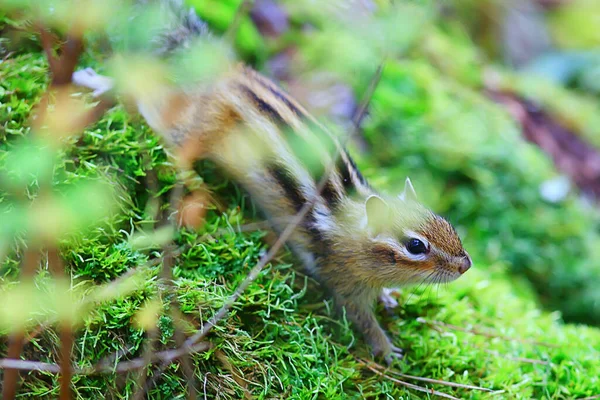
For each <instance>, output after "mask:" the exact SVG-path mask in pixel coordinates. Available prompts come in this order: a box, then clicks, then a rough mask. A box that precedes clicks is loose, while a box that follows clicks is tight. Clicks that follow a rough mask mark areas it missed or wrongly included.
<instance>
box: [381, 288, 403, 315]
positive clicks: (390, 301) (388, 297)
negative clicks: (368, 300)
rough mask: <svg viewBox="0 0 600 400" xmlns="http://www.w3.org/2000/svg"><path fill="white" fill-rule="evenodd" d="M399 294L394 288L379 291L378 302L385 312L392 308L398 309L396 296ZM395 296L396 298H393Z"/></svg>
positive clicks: (398, 290)
mask: <svg viewBox="0 0 600 400" xmlns="http://www.w3.org/2000/svg"><path fill="white" fill-rule="evenodd" d="M399 293H400V289H396V288H383V289H381V294H380V295H379V301H380V302H381V304H383V307H385V309H386V310H387V311H391V310H393V309H394V308H396V307H398V300H397V299H396V296H397V295H398V294H399ZM395 295H396V296H395Z"/></svg>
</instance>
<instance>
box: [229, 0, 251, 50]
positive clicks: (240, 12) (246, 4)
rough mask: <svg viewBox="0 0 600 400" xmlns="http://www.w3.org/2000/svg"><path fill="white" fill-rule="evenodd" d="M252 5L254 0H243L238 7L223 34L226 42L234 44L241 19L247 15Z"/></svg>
mask: <svg viewBox="0 0 600 400" xmlns="http://www.w3.org/2000/svg"><path fill="white" fill-rule="evenodd" d="M253 5H254V0H243V1H242V3H241V4H240V5H239V6H238V8H237V10H236V11H235V15H234V16H233V21H231V24H230V25H229V28H227V32H225V35H224V37H225V40H226V41H227V42H229V43H231V44H234V42H235V38H236V36H237V33H238V30H239V28H240V24H241V23H242V19H243V18H244V17H245V16H246V15H248V12H249V11H250V9H251V8H252V6H253Z"/></svg>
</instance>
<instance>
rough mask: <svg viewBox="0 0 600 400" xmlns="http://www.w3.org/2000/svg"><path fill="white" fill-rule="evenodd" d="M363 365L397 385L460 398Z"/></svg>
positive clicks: (436, 394)
mask: <svg viewBox="0 0 600 400" xmlns="http://www.w3.org/2000/svg"><path fill="white" fill-rule="evenodd" d="M365 367H367V368H368V369H369V370H371V371H372V372H374V373H376V374H377V375H379V376H382V377H384V378H386V379H389V380H390V381H392V382H395V383H397V384H399V385H402V386H405V387H407V388H410V389H413V390H417V391H419V392H424V393H428V394H432V395H435V396H440V397H444V398H446V399H452V400H460V399H459V398H458V397H454V396H451V395H449V394H446V393H442V392H438V391H437V390H433V389H428V388H424V387H421V386H417V385H414V384H412V383H408V382H404V381H401V380H400V379H396V378H394V377H391V376H389V375H386V374H384V373H383V372H380V371H378V370H376V369H375V368H373V367H371V366H369V365H367V364H365Z"/></svg>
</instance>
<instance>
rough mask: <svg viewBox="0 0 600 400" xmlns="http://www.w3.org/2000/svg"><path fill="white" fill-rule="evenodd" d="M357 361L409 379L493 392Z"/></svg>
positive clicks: (357, 359) (487, 390) (488, 390)
mask: <svg viewBox="0 0 600 400" xmlns="http://www.w3.org/2000/svg"><path fill="white" fill-rule="evenodd" d="M355 359H356V361H358V362H359V363H360V364H362V365H364V366H365V367H368V366H372V367H373V368H376V369H378V370H381V371H382V372H384V373H388V372H389V373H391V374H393V375H397V376H400V377H402V378H408V379H413V380H415V381H421V382H428V383H436V384H439V385H443V386H450V387H456V388H462V389H471V390H481V391H482V392H493V390H492V389H488V388H484V387H481V386H473V385H465V384H462V383H456V382H448V381H441V380H438V379H432V378H424V377H421V376H414V375H407V374H403V373H401V372H398V371H394V370H390V369H388V368H386V367H384V366H383V365H380V364H377V363H374V362H371V361H365V360H362V359H360V358H355Z"/></svg>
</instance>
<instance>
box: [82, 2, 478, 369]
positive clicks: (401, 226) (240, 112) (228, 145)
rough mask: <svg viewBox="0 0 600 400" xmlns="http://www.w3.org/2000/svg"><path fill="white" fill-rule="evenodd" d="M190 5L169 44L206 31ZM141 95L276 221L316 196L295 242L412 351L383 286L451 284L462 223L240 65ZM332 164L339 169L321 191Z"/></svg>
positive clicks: (360, 314) (382, 343)
mask: <svg viewBox="0 0 600 400" xmlns="http://www.w3.org/2000/svg"><path fill="white" fill-rule="evenodd" d="M183 15H184V16H183V17H182V18H181V21H182V22H183V23H182V26H181V28H180V29H178V30H177V36H175V37H173V36H172V37H168V38H167V39H168V40H167V46H168V47H169V48H171V47H176V46H177V45H181V44H182V42H183V41H184V39H182V38H186V37H187V36H190V35H192V36H193V35H194V34H198V33H199V32H200V33H202V32H206V29H205V26H204V24H203V23H202V22H201V21H200V20H199V19H198V17H197V16H196V14H195V13H193V12H191V13H184V14H183ZM173 45H175V46H173ZM73 82H74V83H75V84H77V85H81V86H85V87H88V88H90V89H92V90H94V94H95V95H100V94H102V93H104V92H106V91H108V90H111V89H112V87H113V81H112V80H111V78H107V77H104V76H100V75H98V74H96V73H95V72H94V71H93V70H91V69H84V70H80V71H77V72H75V74H74V76H73ZM135 102H136V103H137V107H138V110H139V112H140V113H141V115H142V116H143V117H144V118H145V120H146V121H147V122H148V124H149V125H150V127H151V128H152V129H153V130H154V131H156V132H157V133H158V134H159V135H161V136H162V137H163V138H164V140H165V141H166V142H167V143H168V145H169V147H170V148H171V149H172V151H173V153H174V155H175V158H176V161H177V162H178V164H179V166H180V167H181V168H182V169H183V170H192V163H193V162H194V161H195V160H197V159H199V158H209V159H212V160H214V162H215V163H217V164H218V165H219V166H220V167H221V168H223V169H224V170H225V171H227V172H228V173H229V174H231V176H232V177H234V179H235V180H236V181H237V182H239V183H240V184H241V185H242V186H243V187H244V188H245V189H246V190H247V191H248V192H249V193H250V195H251V197H252V199H253V200H254V201H255V203H256V204H258V206H259V207H260V208H261V209H262V210H263V211H264V212H265V214H266V215H267V217H268V218H269V220H270V221H271V223H272V225H273V227H274V229H275V231H277V232H281V231H282V230H283V229H285V226H286V225H285V223H283V222H282V221H285V220H286V218H288V219H289V217H290V216H293V215H294V214H296V213H297V212H298V211H299V210H300V209H301V208H302V207H303V205H304V204H306V203H307V202H309V201H313V202H314V203H313V206H312V208H311V209H310V212H308V214H307V215H306V216H305V218H304V219H303V221H302V222H301V223H300V224H299V226H298V227H297V228H296V229H295V232H294V233H293V235H292V236H291V237H290V239H289V240H288V242H287V244H288V245H289V247H290V248H291V249H292V252H293V253H294V254H295V255H296V256H297V257H298V258H299V259H300V260H301V261H302V263H303V265H304V267H305V268H306V270H307V271H308V272H309V273H310V274H311V275H312V276H314V277H315V278H316V279H317V280H318V281H319V282H320V283H321V284H322V285H323V286H324V287H325V288H326V289H327V290H328V291H329V292H330V293H331V294H332V296H333V298H334V301H335V304H336V305H337V307H338V309H340V310H341V309H345V312H346V315H347V317H348V319H349V320H350V321H351V322H352V323H353V324H354V325H355V327H356V328H358V330H359V331H360V332H361V333H362V334H363V335H364V338H365V339H366V341H367V342H368V343H369V344H370V346H371V347H372V352H373V354H374V355H376V356H382V357H384V359H385V360H386V361H387V362H388V363H390V362H391V361H392V360H393V359H394V358H395V357H401V356H402V350H401V349H400V348H398V347H396V346H394V345H393V344H392V341H391V340H390V339H389V338H388V336H387V335H386V333H385V332H384V330H383V329H382V328H381V326H380V325H379V323H378V322H377V319H376V317H375V313H374V311H373V306H374V302H375V300H376V298H377V297H378V295H379V294H380V293H382V290H383V289H384V288H389V287H397V286H402V285H407V284H411V283H412V284H414V283H419V282H423V281H426V282H431V283H442V282H449V281H452V280H455V279H457V278H458V277H460V276H461V275H462V274H464V273H465V272H466V271H467V270H468V269H469V268H470V267H471V265H472V262H471V258H470V257H469V255H468V254H467V252H466V251H465V249H464V248H463V245H462V243H461V240H460V238H459V236H458V234H457V233H456V231H455V229H454V228H453V226H452V225H451V224H450V223H449V222H448V221H447V220H446V219H444V218H442V217H441V216H439V215H436V214H435V213H433V212H432V211H430V210H428V209H427V208H425V207H424V206H423V205H422V204H420V203H419V202H418V201H417V197H416V194H415V191H414V188H413V186H412V184H411V182H410V180H409V179H408V178H407V180H406V182H405V187H404V191H403V192H402V193H401V194H400V195H399V196H394V197H390V196H384V195H381V194H379V193H377V192H376V191H375V190H374V189H373V188H372V187H371V186H370V185H369V183H368V182H367V180H366V179H365V177H364V176H363V175H362V174H361V172H360V171H359V169H358V168H357V166H356V164H355V163H354V161H353V160H352V158H351V156H350V155H349V154H348V152H347V151H346V149H345V148H344V146H343V145H342V144H341V143H340V141H339V140H338V139H337V138H336V136H334V135H333V134H331V133H330V132H329V131H328V130H327V129H325V128H324V127H323V126H322V125H321V124H320V123H319V122H318V121H317V120H316V119H315V118H314V117H312V116H311V115H310V114H309V113H308V112H307V111H306V110H305V109H304V107H302V106H301V105H300V104H298V102H297V101H295V100H294V99H293V98H292V97H290V96H289V95H288V94H287V93H285V92H284V91H283V90H282V89H281V88H280V87H278V86H277V85H276V84H275V83H273V82H272V81H270V80H269V79H267V78H266V77H264V76H263V75H260V74H259V73H257V72H255V71H253V70H251V69H250V68H247V67H245V66H236V67H235V68H232V69H231V70H229V71H226V72H224V73H223V74H222V76H220V77H219V78H218V79H216V80H215V81H211V82H198V83H197V84H195V85H188V86H187V87H185V88H181V87H168V88H167V89H165V90H164V91H162V92H161V94H160V95H159V96H155V97H148V98H144V97H139V98H136V99H135ZM298 143H300V146H297V144H298ZM298 148H301V149H304V151H299V150H298ZM308 148H310V151H309V152H307V151H305V150H306V149H308ZM336 153H338V154H339V155H338V157H337V158H336V157H335V154H336ZM315 159H316V160H317V163H316V164H319V165H317V166H316V167H315V165H314V164H315V162H314V160H315ZM309 164H311V165H309ZM327 166H331V167H332V168H330V169H329V171H330V172H331V173H330V174H329V175H328V176H327V180H326V181H325V184H324V186H323V188H322V190H321V191H318V190H317V187H318V182H319V181H320V179H322V177H323V174H324V173H325V171H328V170H327Z"/></svg>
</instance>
